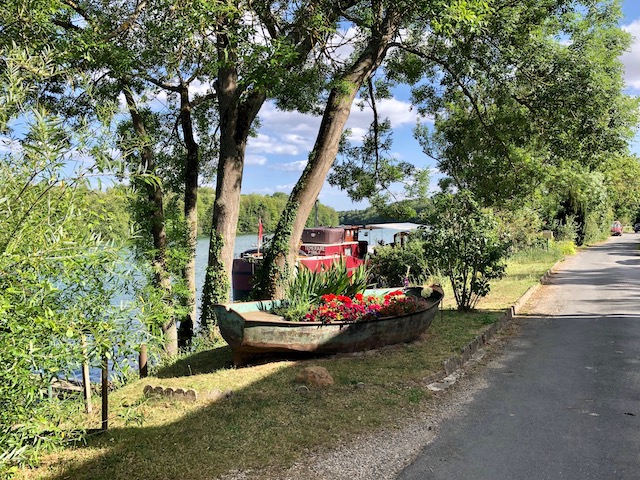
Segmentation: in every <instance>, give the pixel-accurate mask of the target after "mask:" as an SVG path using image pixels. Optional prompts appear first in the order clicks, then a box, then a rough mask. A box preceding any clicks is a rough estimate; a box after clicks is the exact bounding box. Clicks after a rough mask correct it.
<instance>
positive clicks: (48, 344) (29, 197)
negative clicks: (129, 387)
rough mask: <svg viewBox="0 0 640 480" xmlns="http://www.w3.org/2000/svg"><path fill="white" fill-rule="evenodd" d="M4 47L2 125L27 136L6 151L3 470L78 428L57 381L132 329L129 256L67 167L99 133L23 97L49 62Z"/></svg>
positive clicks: (0, 410) (0, 156)
mask: <svg viewBox="0 0 640 480" xmlns="http://www.w3.org/2000/svg"><path fill="white" fill-rule="evenodd" d="M3 53H4V54H6V56H5V57H3V58H4V60H5V62H6V63H7V65H8V67H7V69H6V70H5V71H3V75H2V76H0V105H3V114H5V115H6V116H0V131H3V132H7V131H10V125H9V124H8V123H7V122H8V121H9V120H10V119H11V118H12V117H13V118H16V117H20V118H22V119H23V120H24V123H26V126H25V127H24V128H25V131H26V132H25V133H24V134H23V135H21V136H20V137H18V138H16V139H15V140H14V141H12V142H11V144H8V145H7V146H8V147H10V148H7V149H0V203H2V208H0V365H2V368H1V369H0V476H2V474H3V473H6V472H7V471H9V472H10V471H11V470H12V469H15V468H16V465H17V464H20V463H29V462H31V461H33V460H34V459H35V458H36V455H37V453H38V452H39V451H41V450H45V449H48V448H53V447H55V446H57V445H59V444H61V443H62V442H65V441H67V439H68V438H69V436H70V435H75V434H77V432H73V431H71V430H69V426H65V421H66V420H67V419H68V418H69V411H70V410H73V409H76V408H77V407H78V405H77V403H76V402H75V401H74V400H73V399H71V400H70V399H69V398H57V397H56V396H55V395H52V396H49V395H48V394H47V391H48V388H49V387H50V386H51V382H52V380H53V379H54V378H55V377H59V376H61V375H62V376H70V375H71V372H72V371H74V370H76V369H78V368H79V366H80V365H81V364H82V363H83V362H86V363H89V364H90V365H91V364H93V365H97V364H99V363H100V362H101V359H102V356H103V355H107V356H109V355H110V354H111V352H113V351H114V346H115V345H119V344H120V345H122V343H124V342H122V338H123V336H124V335H128V333H129V330H128V328H127V327H128V324H127V319H128V318H129V315H128V313H129V312H127V311H126V310H124V309H120V308H119V307H116V306H112V300H113V299H114V297H115V295H117V294H118V293H119V292H120V291H121V288H122V286H123V283H122V282H124V281H126V278H125V277H124V276H123V275H122V271H121V269H120V265H121V262H122V260H123V258H124V256H123V255H122V254H121V252H120V251H119V249H118V248H117V246H116V245H114V244H111V243H105V242H103V241H101V239H100V234H99V230H100V229H99V228H98V226H100V225H104V223H105V216H104V214H105V213H104V212H102V213H100V212H96V210H95V202H93V201H92V200H91V199H90V198H89V197H88V196H87V195H86V192H87V190H88V188H89V182H88V180H87V176H86V174H87V173H88V172H86V171H84V170H78V171H74V172H71V171H70V170H72V167H71V166H70V165H69V164H68V163H67V159H69V158H73V157H77V158H86V159H88V158H91V152H92V151H93V148H98V145H97V144H98V142H99V138H98V134H97V132H95V131H94V130H93V129H92V131H91V133H89V132H87V131H86V129H84V128H82V127H79V128H71V127H70V126H68V125H65V124H64V122H62V121H61V120H60V119H59V118H56V117H53V116H51V115H50V114H49V113H48V112H47V111H46V109H44V108H40V107H39V106H38V105H37V102H36V103H35V104H32V103H31V102H30V101H27V99H25V98H24V94H25V92H26V91H28V86H29V84H30V82H29V81H28V79H25V78H22V77H21V75H22V74H23V73H25V72H31V71H35V70H38V68H29V66H30V61H34V62H36V63H38V62H39V61H41V60H42V61H44V59H30V58H27V57H26V56H23V55H21V54H20V53H19V52H18V53H16V52H9V53H7V51H3ZM13 55H15V57H14V56H13ZM45 63H46V62H45ZM51 74H52V75H53V74H54V73H53V72H52V73H51ZM13 102H16V103H15V104H13ZM28 105H30V106H28ZM88 139H90V141H91V142H92V144H88V143H87V141H89V140H88ZM78 168H80V167H78ZM96 168H97V167H96ZM83 344H86V348H83ZM120 353H124V352H123V351H122V350H120Z"/></svg>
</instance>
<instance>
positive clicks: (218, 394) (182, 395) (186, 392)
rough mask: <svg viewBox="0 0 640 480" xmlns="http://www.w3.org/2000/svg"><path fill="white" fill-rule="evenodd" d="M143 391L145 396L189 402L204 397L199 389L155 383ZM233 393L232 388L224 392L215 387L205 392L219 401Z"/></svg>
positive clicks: (207, 395)
mask: <svg viewBox="0 0 640 480" xmlns="http://www.w3.org/2000/svg"><path fill="white" fill-rule="evenodd" d="M142 393H143V395H144V396H145V397H165V398H169V399H173V400H185V401H188V402H195V401H197V400H198V399H199V398H202V396H201V395H200V394H198V391H197V390H195V389H193V388H188V389H184V388H172V387H163V386H161V385H158V386H156V387H154V386H153V385H145V387H144V389H143V390H142ZM232 395H233V391H232V390H227V391H225V392H223V391H221V390H218V389H213V390H211V391H210V392H205V394H204V398H205V399H206V400H209V401H218V400H224V399H226V398H230V397H231V396H232Z"/></svg>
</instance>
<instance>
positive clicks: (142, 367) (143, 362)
mask: <svg viewBox="0 0 640 480" xmlns="http://www.w3.org/2000/svg"><path fill="white" fill-rule="evenodd" d="M138 366H139V371H140V378H146V376H147V375H148V374H149V370H148V365H147V344H146V343H143V344H142V345H140V356H139V357H138Z"/></svg>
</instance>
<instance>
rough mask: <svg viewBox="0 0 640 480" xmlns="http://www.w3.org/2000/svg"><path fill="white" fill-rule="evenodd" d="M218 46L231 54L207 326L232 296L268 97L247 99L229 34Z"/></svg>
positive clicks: (225, 72) (221, 77)
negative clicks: (257, 132)
mask: <svg viewBox="0 0 640 480" xmlns="http://www.w3.org/2000/svg"><path fill="white" fill-rule="evenodd" d="M218 50H219V52H220V57H221V58H223V55H226V56H228V57H229V62H228V64H227V65H228V66H226V67H223V68H221V69H220V71H219V73H218V80H217V84H216V87H217V88H216V91H217V95H218V105H219V109H220V157H219V160H218V174H217V178H216V199H215V202H214V205H213V221H212V229H211V238H210V243H209V258H208V263H207V272H206V276H205V285H204V292H203V297H202V312H201V322H200V323H201V325H202V327H203V328H207V327H210V326H212V325H213V322H214V321H215V319H214V318H213V312H212V309H211V307H212V306H213V305H214V304H216V303H225V302H227V301H228V300H229V286H230V284H231V266H232V264H233V250H234V246H235V238H236V232H237V230H238V216H239V212H240V190H241V187H242V172H243V168H244V154H245V149H246V146H247V138H248V137H249V133H250V131H251V124H252V123H253V121H254V120H255V118H256V115H257V114H258V111H259V110H260V107H262V104H263V103H264V101H265V98H266V97H265V95H264V93H261V92H256V93H253V94H251V95H249V96H247V97H246V98H244V99H243V98H242V93H243V92H242V89H241V88H240V87H239V86H238V72H237V70H236V67H235V63H234V61H235V60H236V59H235V57H233V55H234V54H233V49H232V48H231V47H230V44H229V41H228V39H227V38H226V36H225V35H219V36H218Z"/></svg>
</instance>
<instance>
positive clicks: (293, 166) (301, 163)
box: [271, 160, 307, 172]
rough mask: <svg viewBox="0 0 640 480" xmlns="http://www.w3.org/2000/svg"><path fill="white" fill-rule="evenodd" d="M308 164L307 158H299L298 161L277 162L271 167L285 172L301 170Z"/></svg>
mask: <svg viewBox="0 0 640 480" xmlns="http://www.w3.org/2000/svg"><path fill="white" fill-rule="evenodd" d="M306 166H307V161H306V160H298V161H297V162H288V163H276V164H274V165H272V166H271V168H272V169H273V170H282V171H283V172H301V171H303V170H304V167H306Z"/></svg>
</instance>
